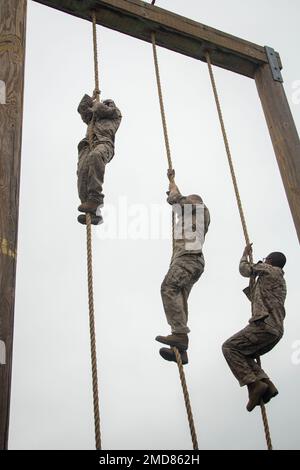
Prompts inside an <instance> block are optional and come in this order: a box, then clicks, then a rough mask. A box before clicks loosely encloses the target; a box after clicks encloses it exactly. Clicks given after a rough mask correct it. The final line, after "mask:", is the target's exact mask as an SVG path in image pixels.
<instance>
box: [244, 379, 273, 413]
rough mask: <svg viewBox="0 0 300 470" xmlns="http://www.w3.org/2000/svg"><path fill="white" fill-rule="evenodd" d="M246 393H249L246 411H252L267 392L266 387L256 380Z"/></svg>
mask: <svg viewBox="0 0 300 470" xmlns="http://www.w3.org/2000/svg"><path fill="white" fill-rule="evenodd" d="M247 387H248V392H249V401H248V404H247V410H248V411H252V410H254V408H255V407H256V406H257V405H260V403H261V401H262V399H263V396H264V394H265V393H266V391H267V390H268V385H267V384H266V383H264V382H262V381H261V380H257V381H256V382H253V383H251V384H249V385H247Z"/></svg>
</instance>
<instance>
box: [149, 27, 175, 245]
mask: <svg viewBox="0 0 300 470" xmlns="http://www.w3.org/2000/svg"><path fill="white" fill-rule="evenodd" d="M151 38H152V48H153V59H154V66H155V75H156V83H157V91H158V98H159V106H160V114H161V121H162V126H163V132H164V139H165V147H166V153H167V160H168V168H169V170H173V162H172V156H171V148H170V141H169V134H168V126H167V119H166V112H165V105H164V99H163V92H162V86H161V79H160V71H159V64H158V57H157V50H156V41H155V33H152V35H151ZM174 236H175V214H174V211H172V246H173V252H174V247H175V239H174Z"/></svg>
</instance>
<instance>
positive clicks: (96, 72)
mask: <svg viewBox="0 0 300 470" xmlns="http://www.w3.org/2000/svg"><path fill="white" fill-rule="evenodd" d="M92 19H93V49H94V73H95V90H94V93H95V95H96V100H97V101H100V87H99V61H98V44H97V21H96V13H95V11H93V12H92Z"/></svg>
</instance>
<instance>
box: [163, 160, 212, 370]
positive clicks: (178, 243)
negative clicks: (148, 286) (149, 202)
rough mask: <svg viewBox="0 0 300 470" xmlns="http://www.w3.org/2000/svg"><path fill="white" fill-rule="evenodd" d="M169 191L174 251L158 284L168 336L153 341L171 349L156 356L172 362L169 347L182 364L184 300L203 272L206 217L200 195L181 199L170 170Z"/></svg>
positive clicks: (185, 342) (185, 318)
mask: <svg viewBox="0 0 300 470" xmlns="http://www.w3.org/2000/svg"><path fill="white" fill-rule="evenodd" d="M168 178H169V182H170V184H169V191H168V192H167V194H168V198H167V202H168V203H169V204H171V205H172V209H173V214H174V219H175V224H174V249H173V256H172V259H171V265H170V268H169V271H168V273H167V275H166V277H165V279H164V281H163V283H162V285H161V295H162V301H163V306H164V310H165V314H166V317H167V321H168V323H169V325H170V326H171V335H168V336H157V337H156V341H158V342H160V343H163V344H167V345H168V346H171V348H161V349H160V351H159V352H160V355H161V356H162V357H163V358H164V359H165V360H167V361H173V362H176V357H175V353H174V350H173V349H172V347H176V348H177V349H178V351H179V352H180V354H181V359H182V363H183V364H187V363H188V356H187V349H188V333H189V332H190V330H189V328H188V326H187V323H188V305H187V300H188V297H189V294H190V292H191V289H192V287H193V285H194V284H195V283H196V282H197V281H198V280H199V278H200V276H201V275H202V273H203V271H204V265H205V262H204V256H203V253H202V246H203V243H204V239H205V235H206V233H207V231H208V227H209V224H210V214H209V211H208V209H207V207H206V206H205V205H204V204H203V201H202V199H201V197H200V196H198V195H196V194H192V195H190V196H182V194H181V193H180V191H179V189H178V187H177V186H176V183H175V173H174V170H170V169H169V170H168Z"/></svg>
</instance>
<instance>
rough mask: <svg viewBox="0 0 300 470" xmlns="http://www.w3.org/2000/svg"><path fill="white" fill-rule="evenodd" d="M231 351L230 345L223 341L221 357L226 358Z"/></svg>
mask: <svg viewBox="0 0 300 470" xmlns="http://www.w3.org/2000/svg"><path fill="white" fill-rule="evenodd" d="M230 351H231V345H230V341H228V340H227V341H225V343H223V344H222V352H223V355H224V356H225V357H227V356H228V355H229V353H230Z"/></svg>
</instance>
